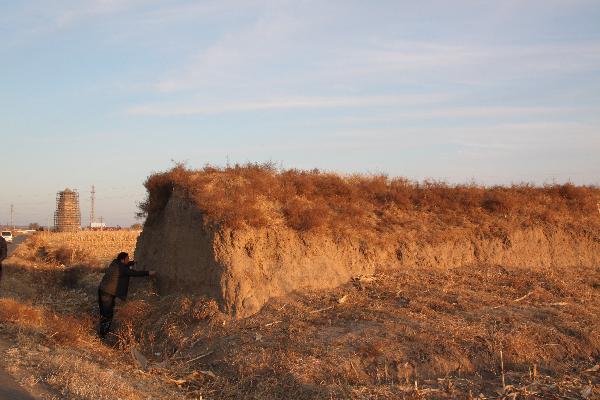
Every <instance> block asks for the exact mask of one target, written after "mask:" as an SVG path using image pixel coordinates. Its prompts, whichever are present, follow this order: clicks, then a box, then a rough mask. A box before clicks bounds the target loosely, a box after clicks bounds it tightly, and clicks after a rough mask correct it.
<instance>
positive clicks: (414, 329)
mask: <svg viewBox="0 0 600 400" xmlns="http://www.w3.org/2000/svg"><path fill="white" fill-rule="evenodd" d="M598 282H600V271H599V270H597V269H588V268H580V269H578V270H573V269H568V270H562V269H560V268H557V269H540V270H530V269H519V268H512V269H506V268H503V267H499V266H479V267H475V268H469V269H465V268H456V269H450V270H430V269H421V268H415V269H408V270H405V271H401V272H397V273H394V274H388V275H377V276H375V277H373V278H372V279H363V280H362V281H360V280H357V281H356V282H354V283H353V284H349V285H346V286H344V287H341V288H339V289H336V290H334V291H332V292H318V293H313V294H309V295H296V296H295V297H292V298H288V299H279V300H274V301H271V302H270V303H269V304H268V305H267V306H266V307H265V308H264V309H263V310H262V311H261V312H260V313H258V314H257V315H255V316H252V317H250V318H247V319H244V320H229V319H227V318H226V317H225V316H224V315H222V314H220V313H219V312H218V309H217V307H216V305H214V303H212V302H211V301H208V300H205V299H202V298H199V297H187V298H186V297H183V298H182V297H178V298H176V297H167V298H162V299H141V298H140V299H139V300H137V301H135V302H132V303H130V304H128V305H126V306H125V307H124V308H123V309H122V312H121V314H120V318H122V323H123V332H127V334H124V333H122V336H121V337H122V338H123V339H125V340H133V342H134V343H140V342H141V344H142V348H143V349H145V350H146V352H147V353H148V354H153V353H155V352H158V353H161V354H162V355H168V356H169V360H170V364H169V368H170V370H171V371H172V373H173V374H175V375H176V376H177V378H178V379H181V380H183V381H185V383H184V385H183V386H184V387H185V388H186V389H187V390H188V391H189V393H191V394H196V395H199V394H203V395H208V394H210V397H211V398H221V399H234V398H254V399H267V398H268V399H275V398H281V399H284V398H299V399H304V398H306V399H308V398H337V399H346V398H355V399H361V398H382V399H383V398H399V397H402V396H405V397H406V398H430V396H433V397H434V398H456V397H467V396H468V393H469V392H471V393H473V394H474V395H475V396H477V395H479V394H482V395H483V396H484V397H489V396H497V394H496V391H497V390H499V389H501V377H500V360H499V352H500V350H501V349H502V350H503V354H504V363H505V370H506V374H507V377H506V380H507V384H508V385H512V388H511V389H509V390H508V391H507V394H509V393H511V391H512V392H515V393H516V392H519V393H520V394H521V395H523V396H524V397H527V396H525V394H526V393H525V392H526V390H525V387H528V385H530V384H534V383H535V382H534V380H536V382H537V383H538V384H539V385H540V386H539V388H538V389H539V391H543V390H549V392H548V393H553V395H558V394H559V393H563V394H565V393H567V392H568V391H569V390H570V391H573V390H574V391H575V392H573V393H578V392H577V391H581V390H583V389H584V388H585V387H586V385H588V380H590V381H591V382H592V383H593V387H594V388H595V390H598V388H600V386H598V385H599V384H600V379H599V378H600V376H598V375H597V373H596V374H594V373H586V372H584V370H585V369H587V368H589V367H592V366H593V365H595V364H596V363H598V362H599V361H600V352H599V349H600V334H599V333H598V332H600V318H599V317H598V315H600V294H599V293H598V289H597V285H598ZM340 299H344V300H343V301H341V302H340ZM127 338H129V339H127ZM162 360H163V359H162V358H161V359H158V360H156V362H159V361H162ZM534 366H535V369H536V371H538V375H537V376H536V377H535V378H534V377H533V376H530V371H532V370H533V369H534ZM198 371H205V372H204V373H198ZM206 371H210V372H211V373H214V377H213V376H212V375H210V374H207V373H206ZM543 382H545V383H543ZM542 383H543V384H542ZM550 383H551V384H552V385H554V386H552V387H550ZM415 385H417V390H415ZM548 387H550V389H548ZM529 389H531V388H529ZM561 391H562V392H561ZM530 398H536V397H535V396H533V395H531V396H530Z"/></svg>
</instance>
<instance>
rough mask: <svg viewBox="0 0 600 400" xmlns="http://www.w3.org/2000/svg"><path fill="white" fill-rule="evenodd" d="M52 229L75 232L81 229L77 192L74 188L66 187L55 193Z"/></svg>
mask: <svg viewBox="0 0 600 400" xmlns="http://www.w3.org/2000/svg"><path fill="white" fill-rule="evenodd" d="M54 229H55V230H56V231H58V232H75V231H78V230H80V229H81V212H80V211H79V193H77V191H76V190H71V189H68V188H67V189H65V190H63V191H62V192H58V193H57V194H56V211H55V212H54Z"/></svg>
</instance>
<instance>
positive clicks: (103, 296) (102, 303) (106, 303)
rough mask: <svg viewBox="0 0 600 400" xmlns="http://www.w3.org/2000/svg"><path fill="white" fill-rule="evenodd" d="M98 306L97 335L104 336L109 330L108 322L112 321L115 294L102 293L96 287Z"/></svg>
mask: <svg viewBox="0 0 600 400" xmlns="http://www.w3.org/2000/svg"><path fill="white" fill-rule="evenodd" d="M98 307H99V309H100V324H99V326H98V336H100V337H104V336H106V334H107V333H108V331H109V330H110V324H111V323H112V319H113V314H114V309H115V296H113V295H112V294H108V293H104V292H103V291H102V290H99V289H98Z"/></svg>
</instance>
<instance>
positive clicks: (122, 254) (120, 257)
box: [117, 251, 129, 261]
mask: <svg viewBox="0 0 600 400" xmlns="http://www.w3.org/2000/svg"><path fill="white" fill-rule="evenodd" d="M127 257H129V254H127V253H125V252H124V251H122V252H121V253H119V255H118V256H117V260H119V261H123V260H124V259H126V258H127Z"/></svg>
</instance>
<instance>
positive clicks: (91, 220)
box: [90, 185, 96, 228]
mask: <svg viewBox="0 0 600 400" xmlns="http://www.w3.org/2000/svg"><path fill="white" fill-rule="evenodd" d="M91 193H92V198H91V200H92V207H91V208H90V228H91V227H92V224H93V223H94V220H95V219H96V210H95V208H96V187H95V186H94V185H92V192H91Z"/></svg>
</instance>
